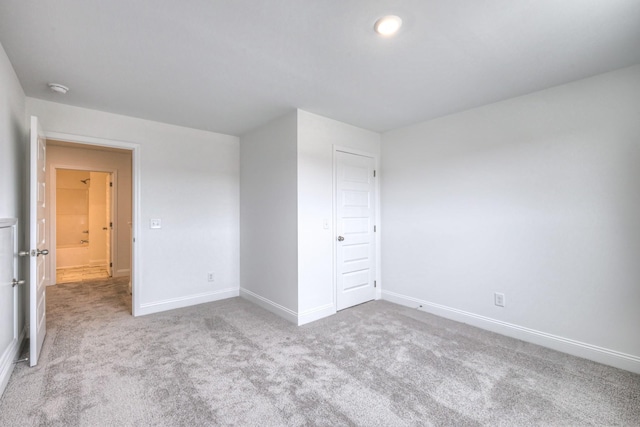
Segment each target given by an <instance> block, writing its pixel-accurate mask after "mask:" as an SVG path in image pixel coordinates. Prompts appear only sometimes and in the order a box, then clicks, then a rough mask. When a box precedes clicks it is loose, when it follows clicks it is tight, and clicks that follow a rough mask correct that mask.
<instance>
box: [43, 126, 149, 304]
mask: <svg viewBox="0 0 640 427" xmlns="http://www.w3.org/2000/svg"><path fill="white" fill-rule="evenodd" d="M47 137H48V138H47V160H46V169H47V187H48V192H47V198H48V212H47V217H48V220H49V226H48V227H47V233H48V238H49V240H48V241H49V242H50V245H51V247H52V248H51V249H53V250H52V251H51V252H50V255H49V256H48V257H47V264H48V266H47V283H48V285H55V284H57V283H58V284H68V283H74V282H79V281H80V282H82V281H87V282H92V283H94V284H96V283H106V282H109V281H114V283H116V282H117V283H121V282H123V280H124V281H125V282H124V283H125V285H126V287H127V288H128V289H127V290H126V293H127V295H129V304H131V305H130V306H129V307H130V308H129V309H130V310H131V312H132V314H133V315H135V314H136V306H135V300H136V291H135V288H136V286H135V284H136V271H135V268H134V262H135V253H134V241H135V221H134V218H136V214H137V209H136V203H135V200H136V198H137V194H138V193H137V191H138V190H137V188H138V183H137V180H138V177H137V175H136V171H137V170H138V166H137V161H136V160H137V159H136V157H137V156H136V152H137V151H136V150H137V148H136V147H137V145H135V144H128V143H118V142H117V141H105V140H97V139H95V138H86V137H77V136H72V135H66V134H64V135H63V134H55V133H49V134H47ZM72 141H73V142H72ZM59 179H62V180H63V181H64V182H63V183H62V184H61V185H58V180H59ZM58 187H61V188H58ZM94 190H97V191H95V192H94ZM76 196H79V198H77V199H78V200H76V202H75V203H71V204H69V205H68V206H67V207H66V208H63V209H61V210H59V209H58V206H57V205H58V202H59V201H60V202H63V203H64V202H65V201H66V200H64V199H65V198H70V199H74V198H76ZM66 202H68V201H66ZM93 206H97V209H96V210H94V211H93V212H92V210H91V209H90V207H93ZM107 207H109V208H108V209H107ZM58 213H60V215H58ZM64 215H66V216H67V217H66V218H64V217H63V216H64ZM65 222H66V223H65ZM65 226H66V227H67V231H72V232H71V233H68V234H67V235H66V236H65V235H64V233H65V232H64V231H63V228H64V227H65ZM105 228H106V230H105ZM59 234H60V235H59ZM94 243H95V244H94ZM59 258H60V259H59ZM61 269H64V270H61ZM72 269H76V270H75V271H73V270H72ZM57 273H58V274H57ZM59 273H64V274H59ZM98 276H100V277H98ZM58 279H59V280H58ZM109 283H110V282H109Z"/></svg>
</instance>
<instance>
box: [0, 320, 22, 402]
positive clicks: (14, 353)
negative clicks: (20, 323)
mask: <svg viewBox="0 0 640 427" xmlns="http://www.w3.org/2000/svg"><path fill="white" fill-rule="evenodd" d="M24 339H25V330H24V329H23V330H22V333H21V334H20V336H19V337H18V338H17V339H14V340H13V341H11V344H9V346H8V347H7V348H6V349H5V351H4V353H3V354H2V356H0V397H1V396H2V394H3V393H4V389H5V388H7V384H8V383H9V378H10V377H11V373H12V372H13V368H14V366H15V365H14V364H13V362H14V361H15V360H16V359H18V357H19V356H20V347H21V345H22V342H23V341H24Z"/></svg>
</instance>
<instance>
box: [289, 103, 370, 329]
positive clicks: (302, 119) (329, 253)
mask: <svg viewBox="0 0 640 427" xmlns="http://www.w3.org/2000/svg"><path fill="white" fill-rule="evenodd" d="M334 146H340V147H343V148H351V149H355V150H359V151H365V152H368V153H371V154H373V155H374V156H376V158H379V157H380V134H378V133H375V132H371V131H368V130H365V129H361V128H358V127H355V126H351V125H348V124H346V123H342V122H338V121H336V120H331V119H327V118H325V117H322V116H318V115H316V114H312V113H308V112H306V111H302V110H298V156H297V159H298V167H297V169H298V174H297V179H298V282H299V287H298V304H299V306H298V311H299V319H298V323H299V324H303V323H307V322H309V321H312V320H316V319H319V318H321V317H325V316H327V315H329V314H332V313H335V304H334V290H335V289H334V288H335V282H334V261H335V253H334V249H335V243H336V240H335V238H336V235H335V232H334V230H333V221H334V217H333V197H334V195H333V190H334V185H335V183H334V176H333V152H334ZM378 199H379V198H378ZM325 219H326V220H328V221H329V229H324V228H323V221H324V220H325Z"/></svg>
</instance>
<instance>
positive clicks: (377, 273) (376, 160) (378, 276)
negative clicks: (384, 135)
mask: <svg viewBox="0 0 640 427" xmlns="http://www.w3.org/2000/svg"><path fill="white" fill-rule="evenodd" d="M338 151H340V152H343V153H349V154H355V155H358V156H364V157H370V158H372V159H373V164H374V168H375V171H376V179H375V182H374V184H375V191H376V194H375V199H376V200H375V219H374V223H375V225H376V232H375V233H374V242H375V245H376V247H375V252H376V259H375V266H374V277H375V278H374V279H373V280H375V282H376V285H377V287H376V288H375V296H374V299H376V300H378V299H381V298H382V273H381V271H382V268H381V266H382V251H381V247H382V239H381V236H382V233H381V229H380V227H381V223H382V220H381V218H382V215H381V212H382V209H381V206H382V205H381V203H380V200H381V199H382V197H381V194H380V179H379V178H380V156H379V155H377V154H376V153H374V152H371V151H364V150H358V149H355V148H350V147H346V146H344V145H337V144H333V159H332V161H333V171H332V178H331V179H332V180H333V182H332V192H333V194H332V196H333V197H332V202H331V203H332V204H333V206H332V211H333V221H332V223H333V229H332V232H333V236H337V235H338V233H337V230H336V224H337V223H338V207H337V206H336V198H337V185H338V182H337V179H336V176H337V168H338V163H337V155H336V154H337V152H338ZM336 257H337V252H336V245H335V242H334V245H333V306H334V313H336V312H337V308H338V295H337V293H338V277H337V272H338V270H337V266H336V261H337V260H336Z"/></svg>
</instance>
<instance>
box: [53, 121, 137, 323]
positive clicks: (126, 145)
mask: <svg viewBox="0 0 640 427" xmlns="http://www.w3.org/2000/svg"><path fill="white" fill-rule="evenodd" d="M45 136H46V137H47V139H55V140H58V141H66V142H75V143H78V144H85V145H97V146H101V147H112V148H121V149H124V150H131V181H132V183H131V184H132V187H133V188H132V189H131V191H132V194H131V196H132V199H133V202H132V204H131V218H132V221H133V224H132V227H131V228H132V229H131V258H132V259H133V266H132V267H133V275H132V277H131V285H132V293H131V311H132V312H133V313H132V314H133V316H140V315H142V306H141V305H140V303H139V302H138V301H139V297H138V295H140V284H141V282H140V277H141V271H140V265H139V263H140V262H139V260H140V254H142V248H143V246H142V244H141V242H140V239H139V238H138V236H139V234H140V227H141V225H140V224H141V221H140V212H141V210H140V203H141V201H140V180H141V172H140V171H141V168H140V157H141V152H142V147H141V146H140V144H136V143H132V142H125V141H117V140H113V139H103V138H95V137H91V136H82V135H74V134H69V133H61V132H45Z"/></svg>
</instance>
